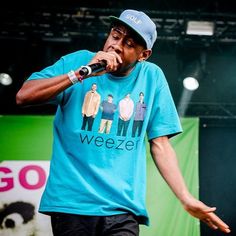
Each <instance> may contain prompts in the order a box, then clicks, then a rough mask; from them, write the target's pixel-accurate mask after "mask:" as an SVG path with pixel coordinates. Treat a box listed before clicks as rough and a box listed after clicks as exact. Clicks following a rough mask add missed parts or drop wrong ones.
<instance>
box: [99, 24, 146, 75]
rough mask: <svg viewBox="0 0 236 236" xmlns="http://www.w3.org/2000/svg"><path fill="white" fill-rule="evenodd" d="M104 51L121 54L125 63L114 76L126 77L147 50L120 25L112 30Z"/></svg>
mask: <svg viewBox="0 0 236 236" xmlns="http://www.w3.org/2000/svg"><path fill="white" fill-rule="evenodd" d="M103 51H105V52H110V51H115V52H116V53H117V54H119V56H120V57H121V59H122V61H123V63H122V64H121V65H120V67H119V68H118V70H117V71H116V72H114V73H113V74H117V75H126V74H128V73H129V71H130V70H131V69H132V68H133V66H134V65H135V63H136V62H137V60H138V59H140V57H141V56H142V53H143V51H145V48H144V46H142V45H141V44H140V43H138V40H137V38H136V37H135V36H134V35H133V34H131V32H130V31H129V30H128V29H127V28H126V27H125V26H122V25H119V26H114V27H113V28H112V29H111V32H110V34H109V36H108V38H107V40H106V43H105V45H104V48H103Z"/></svg>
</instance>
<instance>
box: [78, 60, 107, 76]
mask: <svg viewBox="0 0 236 236" xmlns="http://www.w3.org/2000/svg"><path fill="white" fill-rule="evenodd" d="M106 65H107V62H106V61H105V60H102V61H101V62H97V63H93V64H91V65H87V66H82V67H80V69H79V74H80V75H81V76H88V75H90V74H92V73H94V72H100V71H103V70H105V69H106Z"/></svg>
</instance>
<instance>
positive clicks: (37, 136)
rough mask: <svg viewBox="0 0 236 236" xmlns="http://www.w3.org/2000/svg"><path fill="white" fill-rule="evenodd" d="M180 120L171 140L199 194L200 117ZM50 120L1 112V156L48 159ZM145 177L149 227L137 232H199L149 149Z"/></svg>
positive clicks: (184, 235)
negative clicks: (179, 128)
mask: <svg viewBox="0 0 236 236" xmlns="http://www.w3.org/2000/svg"><path fill="white" fill-rule="evenodd" d="M181 122H182V126H183V130H184V132H183V133H182V134H180V135H178V136H176V137H174V138H172V139H171V142H172V144H173V147H174V149H175V150H176V153H177V156H178V160H179V164H180V168H181V170H182V173H183V176H184V178H185V180H186V183H187V186H188V188H189V190H190V192H191V193H192V194H193V195H194V196H195V197H197V198H198V191H199V180H198V130H199V120H198V118H183V119H182V120H181ZM52 123H53V117H52V116H0V160H1V161H3V160H49V159H50V156H51V146H52ZM147 146H148V143H147ZM148 149H149V146H148ZM147 181H148V185H147V207H148V211H149V215H150V227H146V226H141V233H140V236H199V235H200V226H199V221H198V220H197V219H195V218H193V217H191V216H190V215H188V214H187V213H186V212H185V211H184V210H183V208H182V206H181V204H180V203H179V201H178V200H176V197H175V196H174V194H173V193H172V192H171V190H170V189H169V187H168V186H167V185H166V183H165V182H164V181H163V179H162V178H161V176H160V174H159V173H158V171H157V169H156V167H155V165H154V163H153V161H152V158H151V156H150V154H149V150H148V151H147Z"/></svg>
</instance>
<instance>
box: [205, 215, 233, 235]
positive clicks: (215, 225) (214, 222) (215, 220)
mask: <svg viewBox="0 0 236 236" xmlns="http://www.w3.org/2000/svg"><path fill="white" fill-rule="evenodd" d="M202 221H203V222H204V223H206V224H207V225H208V226H209V227H211V228H212V229H215V230H216V229H219V230H221V231H222V232H224V233H230V229H229V226H228V225H227V224H226V223H225V222H223V221H222V220H221V219H220V218H219V217H218V216H217V215H216V214H214V213H208V215H207V217H206V218H204V219H202Z"/></svg>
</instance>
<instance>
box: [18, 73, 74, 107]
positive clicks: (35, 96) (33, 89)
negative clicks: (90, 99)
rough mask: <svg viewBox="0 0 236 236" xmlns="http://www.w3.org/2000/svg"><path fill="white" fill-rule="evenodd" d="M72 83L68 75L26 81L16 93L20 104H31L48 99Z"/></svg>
mask: <svg viewBox="0 0 236 236" xmlns="http://www.w3.org/2000/svg"><path fill="white" fill-rule="evenodd" d="M71 85H72V83H71V81H70V80H69V78H68V76H67V75H66V74H65V75H60V76H57V77H53V78H48V79H37V80H29V81H26V82H25V83H24V84H23V86H22V87H21V89H20V90H19V91H18V93H17V95H16V103H17V104H18V105H30V104H37V103H42V102H45V101H48V100H49V99H51V98H53V97H55V96H56V95H58V94H59V93H60V92H62V91H63V90H65V89H66V88H68V87H70V86H71Z"/></svg>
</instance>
